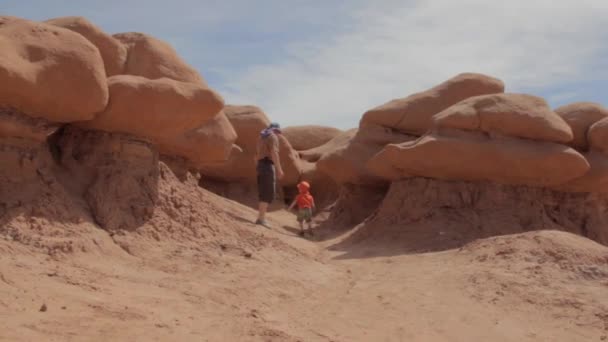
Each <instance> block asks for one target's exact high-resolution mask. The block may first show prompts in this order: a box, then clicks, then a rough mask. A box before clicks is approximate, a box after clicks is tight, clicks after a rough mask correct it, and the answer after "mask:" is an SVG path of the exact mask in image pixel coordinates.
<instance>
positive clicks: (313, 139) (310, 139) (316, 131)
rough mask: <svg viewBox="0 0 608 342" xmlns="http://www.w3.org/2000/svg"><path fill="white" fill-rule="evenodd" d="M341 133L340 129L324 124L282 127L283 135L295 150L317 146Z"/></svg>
mask: <svg viewBox="0 0 608 342" xmlns="http://www.w3.org/2000/svg"><path fill="white" fill-rule="evenodd" d="M340 133H342V131H341V130H339V129H337V128H333V127H325V126H312V125H311V126H292V127H286V128H284V129H283V135H284V136H285V138H287V141H289V143H290V144H291V147H293V148H294V149H295V150H296V151H305V150H310V149H312V148H315V147H319V146H321V145H323V144H325V143H327V142H328V141H330V140H331V139H333V138H335V137H336V136H338V135H340Z"/></svg>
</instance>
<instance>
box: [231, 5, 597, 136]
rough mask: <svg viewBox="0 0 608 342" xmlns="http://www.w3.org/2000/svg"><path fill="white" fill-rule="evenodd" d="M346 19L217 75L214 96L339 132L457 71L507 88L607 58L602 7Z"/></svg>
mask: <svg viewBox="0 0 608 342" xmlns="http://www.w3.org/2000/svg"><path fill="white" fill-rule="evenodd" d="M349 15H351V16H352V25H349V28H348V30H342V31H336V33H334V34H331V35H323V36H318V37H316V38H315V39H314V40H309V41H302V42H293V44H292V45H290V46H288V47H286V48H287V51H288V55H287V57H286V59H285V60H284V61H282V62H279V63H268V64H261V65H260V64H258V65H253V66H250V67H249V68H248V69H247V70H246V72H245V73H243V72H242V71H240V72H239V73H238V74H237V73H231V72H230V71H224V74H223V75H224V78H225V83H226V86H225V87H223V89H222V88H220V91H221V92H222V94H223V95H224V97H225V98H226V99H227V101H228V102H231V103H252V104H257V105H259V106H261V107H262V108H264V109H265V111H266V112H267V113H268V114H269V115H270V116H271V117H272V118H273V119H274V120H277V121H280V122H282V123H283V124H289V125H292V124H306V123H319V124H328V125H334V126H338V127H342V128H347V127H354V126H356V125H357V124H358V119H359V118H360V116H361V114H362V113H363V112H364V111H365V110H367V109H369V108H372V107H374V106H376V105H379V104H382V103H384V102H386V101H388V100H390V99H392V98H396V97H404V96H406V95H408V94H410V93H413V92H416V91H419V90H424V89H425V88H427V87H429V86H432V85H434V84H436V83H439V82H441V81H443V80H445V79H447V78H449V77H451V76H453V75H455V74H457V73H460V72H465V71H474V72H482V73H487V74H490V75H494V76H497V77H499V78H501V79H503V80H504V81H505V82H506V83H507V88H508V90H510V91H521V90H524V89H525V90H531V91H534V90H541V89H542V88H543V87H548V86H555V85H560V84H567V83H569V82H576V81H582V80H589V79H595V80H597V79H600V80H607V79H608V72H607V71H606V70H605V69H600V70H598V69H596V68H594V65H595V66H598V65H599V63H600V62H601V58H602V56H604V55H605V53H606V52H608V51H606V49H605V41H606V39H607V38H608V33H607V32H608V30H607V29H606V27H608V1H605V0H572V1H570V0H511V1H508V2H503V1H491V0H461V1H454V0H429V1H414V2H410V3H407V4H404V2H403V1H378V2H374V4H373V5H372V6H369V7H365V8H361V7H360V8H357V9H355V10H353V11H352V12H351V13H349ZM601 49H604V51H602V50H601ZM602 52H603V53H604V55H602Z"/></svg>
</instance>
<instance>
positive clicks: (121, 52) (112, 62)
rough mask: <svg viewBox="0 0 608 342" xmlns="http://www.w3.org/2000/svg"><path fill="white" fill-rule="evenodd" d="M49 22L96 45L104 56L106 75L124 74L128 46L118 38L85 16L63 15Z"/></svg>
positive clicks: (48, 21) (48, 22)
mask: <svg viewBox="0 0 608 342" xmlns="http://www.w3.org/2000/svg"><path fill="white" fill-rule="evenodd" d="M46 23H47V24H50V25H55V26H58V27H63V28H65V29H68V30H72V31H74V32H77V33H79V34H81V35H82V36H84V37H85V38H86V39H88V40H89V41H90V42H91V43H93V45H95V46H96V47H97V48H98V49H99V52H100V53H101V57H102V58H103V61H104V65H105V69H106V75H108V76H113V75H118V74H122V73H123V70H124V68H125V63H126V62H127V48H126V47H125V45H124V44H122V43H121V42H119V41H118V40H117V39H116V38H114V37H112V36H110V35H109V34H107V33H105V32H103V30H101V29H100V28H99V27H97V26H95V25H94V24H93V23H91V22H90V21H88V20H87V19H86V18H83V17H61V18H55V19H50V20H47V21H46Z"/></svg>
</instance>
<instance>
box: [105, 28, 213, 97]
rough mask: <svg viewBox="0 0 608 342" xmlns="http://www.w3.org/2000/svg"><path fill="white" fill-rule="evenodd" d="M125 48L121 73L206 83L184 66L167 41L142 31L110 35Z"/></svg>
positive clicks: (194, 71) (186, 65)
mask: <svg viewBox="0 0 608 342" xmlns="http://www.w3.org/2000/svg"><path fill="white" fill-rule="evenodd" d="M113 37H114V38H116V39H118V40H119V41H121V42H122V43H123V44H125V46H126V47H127V49H128V58H127V64H126V66H125V70H124V73H125V74H128V75H136V76H143V77H146V78H149V79H153V80H154V79H159V78H163V77H167V78H170V79H173V80H176V81H182V82H189V83H197V84H201V85H206V83H205V80H204V79H203V77H202V76H201V75H200V74H199V73H198V72H197V71H196V70H195V69H194V68H192V67H191V66H190V65H188V64H187V63H186V62H185V61H184V60H183V59H182V58H181V57H180V56H179V55H178V54H177V52H176V51H175V49H173V47H172V46H171V45H169V43H167V42H165V41H162V40H160V39H157V38H154V37H151V36H148V35H146V34H143V33H137V32H128V33H118V34H115V35H114V36H113Z"/></svg>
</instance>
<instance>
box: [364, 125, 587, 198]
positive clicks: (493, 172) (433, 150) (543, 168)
mask: <svg viewBox="0 0 608 342" xmlns="http://www.w3.org/2000/svg"><path fill="white" fill-rule="evenodd" d="M368 165H369V167H370V169H371V170H383V168H384V169H386V168H388V169H389V171H384V172H385V173H384V174H382V173H381V172H382V171H377V172H378V175H379V176H385V177H388V179H390V180H398V179H402V178H407V177H409V176H412V175H413V176H421V177H431V178H436V179H444V180H469V181H473V180H477V181H493V182H498V183H505V184H525V185H535V186H554V185H559V184H562V183H565V182H568V181H570V180H573V179H575V178H578V177H580V176H582V175H583V174H585V173H586V172H587V170H588V169H589V164H588V162H587V161H586V160H585V158H584V157H583V156H582V155H580V154H579V153H578V152H576V151H575V150H574V149H572V148H570V147H568V146H565V145H560V144H555V143H549V142H528V141H525V140H521V139H516V138H501V139H493V138H488V137H485V136H483V135H475V134H470V133H466V132H461V133H460V134H459V135H458V136H445V135H438V134H429V135H426V136H424V137H422V138H421V139H420V140H418V141H416V142H413V143H404V144H400V145H388V146H386V147H385V148H384V149H383V150H382V152H380V153H378V154H377V155H376V156H375V157H374V158H372V159H371V160H370V161H369V164H368ZM389 166H390V168H389Z"/></svg>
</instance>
